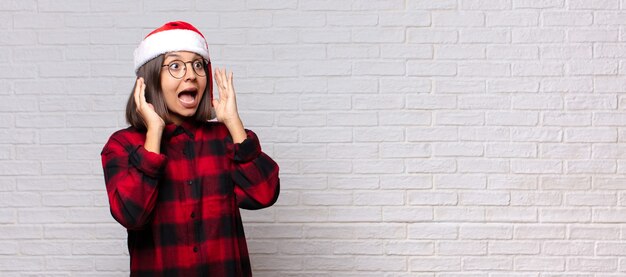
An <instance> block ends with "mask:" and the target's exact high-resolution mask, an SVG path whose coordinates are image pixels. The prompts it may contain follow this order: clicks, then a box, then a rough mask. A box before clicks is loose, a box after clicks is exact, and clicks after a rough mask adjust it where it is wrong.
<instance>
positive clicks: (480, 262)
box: [463, 256, 513, 271]
mask: <svg viewBox="0 0 626 277" xmlns="http://www.w3.org/2000/svg"><path fill="white" fill-rule="evenodd" d="M463 269H464V270H489V271H497V270H512V269H513V258H511V257H493V256H491V257H468V258H465V259H463Z"/></svg>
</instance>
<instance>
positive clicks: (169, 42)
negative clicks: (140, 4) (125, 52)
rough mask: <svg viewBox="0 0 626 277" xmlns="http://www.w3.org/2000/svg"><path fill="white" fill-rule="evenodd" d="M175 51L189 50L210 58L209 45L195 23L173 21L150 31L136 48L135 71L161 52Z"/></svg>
mask: <svg viewBox="0 0 626 277" xmlns="http://www.w3.org/2000/svg"><path fill="white" fill-rule="evenodd" d="M173 51H189V52H193V53H196V54H198V55H200V56H202V57H203V58H205V59H207V60H210V58H209V45H208V43H207V42H206V39H205V38H204V36H203V35H202V33H200V31H198V29H196V27H194V26H193V25H191V24H189V23H187V22H184V21H173V22H168V23H165V24H164V25H163V26H161V27H159V28H157V29H156V30H154V31H152V32H151V33H149V34H148V35H147V36H146V37H145V38H144V39H143V40H142V41H141V43H139V46H137V48H136V49H135V54H134V60H135V72H137V71H138V70H139V68H140V67H141V66H142V65H144V64H145V63H147V62H148V61H150V60H152V59H154V58H156V57H157V56H159V55H161V54H165V53H167V52H173Z"/></svg>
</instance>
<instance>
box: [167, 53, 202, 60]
mask: <svg viewBox="0 0 626 277" xmlns="http://www.w3.org/2000/svg"><path fill="white" fill-rule="evenodd" d="M193 54H194V60H195V59H198V57H199V58H202V56H200V55H198V54H196V53H193ZM169 57H174V58H182V56H181V55H178V54H176V53H167V54H165V56H163V59H167V58H169Z"/></svg>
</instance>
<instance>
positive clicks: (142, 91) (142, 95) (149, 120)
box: [133, 77, 165, 131]
mask: <svg viewBox="0 0 626 277" xmlns="http://www.w3.org/2000/svg"><path fill="white" fill-rule="evenodd" d="M133 96H134V97H135V106H137V113H139V115H141V118H142V119H143V123H144V124H145V125H146V128H147V129H148V131H151V130H154V131H162V130H163V128H164V127H165V121H163V118H161V117H160V116H159V115H158V114H157V113H156V112H155V111H154V106H153V105H152V104H150V103H148V102H147V101H146V84H145V83H144V80H143V78H141V77H139V78H137V82H135V92H134V93H133Z"/></svg>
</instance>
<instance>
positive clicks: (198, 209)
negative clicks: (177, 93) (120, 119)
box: [102, 122, 279, 276]
mask: <svg viewBox="0 0 626 277" xmlns="http://www.w3.org/2000/svg"><path fill="white" fill-rule="evenodd" d="M246 133H247V138H246V140H244V141H243V142H242V143H240V144H235V143H233V142H232V139H231V137H230V134H229V132H228V129H226V127H225V126H224V125H223V124H222V123H217V122H206V123H191V122H184V123H183V124H181V125H180V126H176V125H173V124H169V125H167V126H166V127H165V130H164V132H163V137H162V144H161V154H156V153H152V152H149V151H147V150H146V149H145V148H144V147H143V144H144V142H145V138H146V134H145V131H144V132H140V131H137V130H136V129H135V128H132V127H129V128H127V129H124V130H120V131H117V132H116V133H114V134H113V135H112V136H111V138H110V139H109V141H108V142H107V144H106V145H105V146H104V149H103V150H102V165H103V168H104V178H105V182H106V188H107V193H108V196H109V204H110V206H111V214H112V215H113V217H114V218H115V220H117V221H118V222H119V223H120V224H122V225H123V226H124V227H126V228H127V230H128V249H129V252H130V270H131V276H251V275H252V273H251V268H250V259H249V257H248V249H247V246H246V240H245V236H244V230H243V226H242V223H241V216H240V213H239V208H243V209H260V208H264V207H268V206H271V205H272V204H273V203H274V202H275V201H276V199H277V197H278V192H279V179H278V165H277V164H276V163H275V162H274V161H273V160H272V159H271V158H270V157H269V156H267V155H266V154H265V153H263V152H262V151H261V146H260V144H259V140H258V138H257V137H256V135H255V134H254V133H253V132H251V131H248V130H246Z"/></svg>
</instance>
